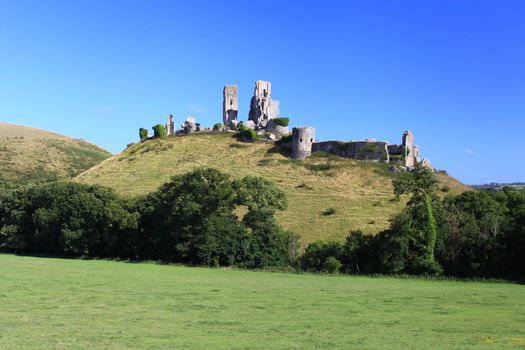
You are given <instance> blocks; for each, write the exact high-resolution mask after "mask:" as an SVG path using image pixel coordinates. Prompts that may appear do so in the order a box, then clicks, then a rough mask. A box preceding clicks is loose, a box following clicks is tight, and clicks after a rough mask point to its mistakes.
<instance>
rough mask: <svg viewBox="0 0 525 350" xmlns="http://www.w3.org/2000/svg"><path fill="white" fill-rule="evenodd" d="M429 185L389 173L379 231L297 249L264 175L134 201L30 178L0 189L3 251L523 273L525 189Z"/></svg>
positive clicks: (170, 187) (388, 270)
mask: <svg viewBox="0 0 525 350" xmlns="http://www.w3.org/2000/svg"><path fill="white" fill-rule="evenodd" d="M437 188H438V186H437V181H436V179H435V175H434V173H432V172H431V171H430V170H428V169H426V168H423V167H416V168H415V169H414V171H412V172H410V173H406V174H404V175H402V176H399V177H396V178H395V179H394V192H395V194H396V195H398V196H400V195H409V196H410V198H409V200H408V202H407V206H406V208H405V209H404V210H403V211H402V212H401V213H400V214H398V215H396V216H395V217H394V218H393V219H392V221H391V225H390V227H389V228H388V229H387V230H384V231H382V232H380V233H378V234H377V235H375V236H371V235H364V234H363V233H362V232H360V231H356V232H352V233H351V234H350V235H349V236H348V237H347V239H346V241H345V242H344V243H341V242H338V241H328V242H321V241H319V242H314V243H312V244H310V245H309V246H308V247H307V248H306V250H305V252H304V254H303V256H302V257H299V255H298V250H299V238H298V237H297V236H296V235H294V234H292V233H290V232H286V231H284V230H283V229H282V228H281V226H280V225H279V224H278V223H277V221H276V219H275V214H276V211H278V210H284V209H286V208H287V204H288V203H287V199H286V196H285V194H284V192H282V191H281V190H280V189H278V188H277V187H276V186H275V185H274V184H273V183H272V182H271V181H269V180H266V179H264V178H261V177H255V176H246V177H244V178H241V179H237V180H232V179H231V178H230V177H229V176H228V175H226V174H223V173H221V172H219V171H217V170H214V169H197V170H194V171H192V172H189V173H185V174H181V175H177V176H174V177H173V178H172V179H171V181H169V182H167V183H165V184H164V185H163V186H161V187H160V188H159V189H158V190H157V191H155V192H152V193H150V194H148V195H146V196H142V197H138V198H136V199H135V200H133V201H131V200H125V199H123V198H121V197H119V196H117V195H116V194H115V193H114V192H113V191H112V190H111V189H108V188H105V187H101V186H88V185H81V184H76V183H53V184H47V185H40V186H31V187H25V188H20V189H16V190H14V191H12V192H8V193H4V194H3V195H2V196H0V250H2V251H5V252H15V253H24V254H43V255H69V256H93V257H123V258H132V259H141V260H147V259H155V260H162V261H173V262H180V263H187V264H192V265H201V264H204V265H216V266H218V265H222V266H229V265H237V266H245V267H250V268H258V267H264V266H297V267H300V268H302V269H303V270H311V271H316V272H326V273H336V272H342V273H365V274H374V273H381V274H416V275H419V274H422V275H440V274H445V275H448V276H459V277H472V276H476V277H478V276H479V277H510V278H513V277H520V276H524V275H525V256H524V255H523V251H525V190H517V189H511V188H507V189H505V190H504V191H501V192H482V191H469V192H465V193H463V194H461V195H456V196H454V195H448V196H447V197H445V198H444V199H440V198H439V197H438V196H437V195H436V192H437ZM330 209H331V210H330ZM241 213H242V214H241ZM335 213H336V211H335V210H334V209H332V208H329V209H327V210H325V211H324V212H321V213H318V214H317V215H319V214H320V215H322V216H330V215H334V214H335ZM299 262H300V264H299Z"/></svg>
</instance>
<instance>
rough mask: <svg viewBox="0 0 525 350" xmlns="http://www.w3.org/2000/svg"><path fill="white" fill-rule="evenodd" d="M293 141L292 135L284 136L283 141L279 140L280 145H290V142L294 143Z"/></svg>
mask: <svg viewBox="0 0 525 350" xmlns="http://www.w3.org/2000/svg"><path fill="white" fill-rule="evenodd" d="M292 139H293V136H292V134H290V135H284V136H283V137H281V139H280V140H279V143H280V144H283V143H289V142H292Z"/></svg>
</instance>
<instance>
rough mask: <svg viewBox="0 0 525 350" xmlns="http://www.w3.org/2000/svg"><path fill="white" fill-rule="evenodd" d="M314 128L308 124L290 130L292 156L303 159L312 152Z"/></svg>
mask: <svg viewBox="0 0 525 350" xmlns="http://www.w3.org/2000/svg"><path fill="white" fill-rule="evenodd" d="M314 137H315V129H314V128H312V127H309V126H303V127H298V128H293V130H292V158H293V159H304V158H306V157H308V156H309V155H310V154H312V145H313V143H314Z"/></svg>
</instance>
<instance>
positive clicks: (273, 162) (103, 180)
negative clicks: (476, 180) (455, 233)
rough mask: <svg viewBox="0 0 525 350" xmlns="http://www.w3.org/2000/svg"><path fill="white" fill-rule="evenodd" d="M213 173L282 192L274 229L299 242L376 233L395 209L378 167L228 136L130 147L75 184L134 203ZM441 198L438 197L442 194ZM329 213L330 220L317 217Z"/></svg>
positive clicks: (388, 181) (455, 185) (388, 182)
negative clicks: (257, 180)
mask: <svg viewBox="0 0 525 350" xmlns="http://www.w3.org/2000/svg"><path fill="white" fill-rule="evenodd" d="M197 167H213V168H216V169H219V170H221V171H223V172H225V173H228V174H230V175H231V176H233V177H241V176H246V175H257V176H263V177H265V178H268V179H270V180H272V181H274V182H275V183H276V184H277V185H278V186H279V188H281V189H282V190H283V191H285V192H286V195H287V197H288V202H289V206H288V209H287V210H286V211H284V212H280V213H278V219H279V222H280V223H281V225H283V227H284V228H285V229H287V230H291V231H293V232H296V233H299V234H300V235H301V237H302V240H303V243H309V242H312V241H314V240H317V239H344V237H346V236H347V235H348V233H349V232H350V231H351V230H357V229H361V230H363V232H365V233H376V232H378V231H379V230H381V229H385V228H387V227H388V225H389V219H390V218H391V217H392V216H393V215H394V214H396V213H398V212H399V211H400V210H401V208H402V207H403V205H404V204H403V202H396V201H393V199H394V195H393V189H392V178H393V174H392V173H390V172H389V171H388V165H386V164H374V163H366V162H363V161H357V160H352V159H345V158H340V157H335V156H332V157H327V158H320V157H312V158H309V159H307V160H305V161H301V162H299V161H293V160H291V159H290V158H289V157H287V156H285V155H283V154H281V153H279V152H275V149H274V146H273V144H271V143H263V142H258V143H253V144H250V143H242V142H238V141H237V140H236V139H235V138H233V137H232V134H230V133H222V134H194V135H189V136H179V137H170V138H167V139H165V140H150V141H147V142H145V143H142V144H140V143H139V144H135V145H133V146H131V147H129V148H128V149H127V150H125V151H124V152H122V153H121V154H118V155H115V156H113V157H111V158H109V159H108V160H106V161H104V162H102V163H100V164H99V165H97V166H95V167H93V168H92V169H90V170H88V171H87V172H85V173H83V174H81V175H80V176H78V177H77V178H76V180H77V181H79V182H83V183H88V184H93V183H96V184H101V185H106V186H110V187H112V188H114V189H115V190H116V191H117V192H119V193H121V194H124V195H127V196H134V195H140V194H146V193H148V192H151V191H153V190H155V189H156V188H157V187H158V186H160V185H161V184H163V183H164V182H166V181H168V180H169V179H170V177H171V176H173V175H175V174H180V173H184V172H188V171H191V170H193V169H195V168H197ZM438 176H439V179H440V182H441V188H442V189H447V190H449V191H450V192H451V193H458V192H462V191H465V190H466V189H467V187H466V186H464V185H462V184H461V183H459V182H458V181H456V180H455V179H453V178H451V177H449V176H447V175H444V174H438ZM443 193H444V192H443ZM329 209H333V210H334V213H333V214H332V215H323V213H325V212H327V210H329Z"/></svg>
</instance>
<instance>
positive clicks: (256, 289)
mask: <svg viewBox="0 0 525 350" xmlns="http://www.w3.org/2000/svg"><path fill="white" fill-rule="evenodd" d="M0 266H2V268H0V305H1V307H0V348H1V349H523V347H524V346H525V318H524V316H523V315H524V314H525V286H522V285H513V284H504V283H474V282H472V283H465V282H451V281H424V280H415V279H408V280H403V279H393V278H366V277H349V276H315V275H295V274H283V273H263V272H250V271H239V270H217V269H215V270H214V269H205V268H188V267H176V266H161V265H153V264H126V263H117V262H109V261H82V260H60V259H43V258H30V257H15V256H11V255H0Z"/></svg>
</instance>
